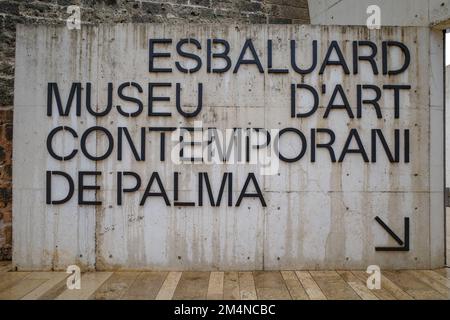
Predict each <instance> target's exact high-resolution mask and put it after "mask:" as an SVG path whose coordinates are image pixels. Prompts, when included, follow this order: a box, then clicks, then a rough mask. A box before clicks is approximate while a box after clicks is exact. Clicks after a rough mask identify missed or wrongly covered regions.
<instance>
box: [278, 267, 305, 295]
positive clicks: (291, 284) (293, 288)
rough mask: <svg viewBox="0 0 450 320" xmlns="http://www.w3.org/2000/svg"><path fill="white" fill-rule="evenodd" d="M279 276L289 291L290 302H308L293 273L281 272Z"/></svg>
mask: <svg viewBox="0 0 450 320" xmlns="http://www.w3.org/2000/svg"><path fill="white" fill-rule="evenodd" d="M281 276H282V277H283V280H284V283H285V284H286V287H287V288H288V290H289V294H290V295H291V298H292V300H309V297H308V294H307V293H306V291H305V289H304V288H303V286H302V284H301V283H300V281H299V280H298V278H297V276H296V275H295V272H294V271H281Z"/></svg>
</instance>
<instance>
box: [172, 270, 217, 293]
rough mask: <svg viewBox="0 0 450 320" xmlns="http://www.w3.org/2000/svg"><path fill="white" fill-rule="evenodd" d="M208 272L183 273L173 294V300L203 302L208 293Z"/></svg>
mask: <svg viewBox="0 0 450 320" xmlns="http://www.w3.org/2000/svg"><path fill="white" fill-rule="evenodd" d="M208 282H209V272H197V271H196V272H194V271H189V272H183V274H182V275H181V279H180V282H178V286H177V288H176V290H175V293H174V294H173V299H174V300H205V299H206V294H207V292H208Z"/></svg>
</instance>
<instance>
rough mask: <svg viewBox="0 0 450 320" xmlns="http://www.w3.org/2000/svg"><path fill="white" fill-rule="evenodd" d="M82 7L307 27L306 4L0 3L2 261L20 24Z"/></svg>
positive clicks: (91, 16)
mask: <svg viewBox="0 0 450 320" xmlns="http://www.w3.org/2000/svg"><path fill="white" fill-rule="evenodd" d="M69 5H79V6H80V7H81V19H82V24H83V25H93V24H98V23H122V22H136V23H139V22H153V23H156V22H158V23H174V24H175V23H180V22H185V23H186V22H191V23H207V22H222V23H285V24H288V23H309V12H308V3H307V1H306V0H173V1H171V0H139V1H135V0H96V1H94V0H73V1H71V0H34V1H11V0H0V260H3V259H11V247H12V190H11V182H12V170H11V168H12V166H11V156H12V119H13V108H12V106H13V96H14V95H13V92H14V66H15V60H14V59H15V37H16V24H17V23H23V24H32V25H35V24H45V25H48V24H50V25H65V24H66V19H67V18H68V17H69V14H68V13H67V7H68V6H69Z"/></svg>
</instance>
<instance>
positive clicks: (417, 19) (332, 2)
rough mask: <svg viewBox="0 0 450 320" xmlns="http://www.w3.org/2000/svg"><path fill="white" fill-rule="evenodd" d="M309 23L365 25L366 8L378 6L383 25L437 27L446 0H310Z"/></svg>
mask: <svg viewBox="0 0 450 320" xmlns="http://www.w3.org/2000/svg"><path fill="white" fill-rule="evenodd" d="M308 3H309V12H310V16H311V24H317V25H365V24H366V21H367V17H368V16H369V14H367V13H366V10H367V7H368V6H370V5H377V6H379V7H380V10H381V11H380V13H381V25H382V26H405V27H408V26H415V27H428V26H438V25H440V28H441V29H443V28H444V24H445V23H446V21H448V19H449V16H450V12H449V9H450V1H448V0H395V1H392V0H342V1H337V0H311V1H308Z"/></svg>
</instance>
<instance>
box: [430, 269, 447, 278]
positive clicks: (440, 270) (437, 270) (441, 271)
mask: <svg viewBox="0 0 450 320" xmlns="http://www.w3.org/2000/svg"><path fill="white" fill-rule="evenodd" d="M434 271H435V272H437V273H439V274H440V275H441V276H443V277H445V278H447V279H450V268H439V269H436V270H434Z"/></svg>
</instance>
